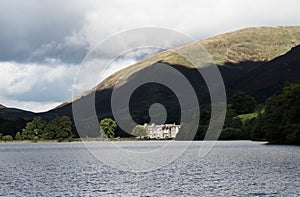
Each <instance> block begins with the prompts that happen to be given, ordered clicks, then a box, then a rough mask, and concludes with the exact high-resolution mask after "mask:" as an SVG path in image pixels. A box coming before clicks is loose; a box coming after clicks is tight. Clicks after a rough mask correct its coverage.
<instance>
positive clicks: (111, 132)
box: [100, 118, 118, 138]
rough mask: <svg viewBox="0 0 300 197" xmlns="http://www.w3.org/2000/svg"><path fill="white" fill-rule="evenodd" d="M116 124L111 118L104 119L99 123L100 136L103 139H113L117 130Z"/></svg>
mask: <svg viewBox="0 0 300 197" xmlns="http://www.w3.org/2000/svg"><path fill="white" fill-rule="evenodd" d="M117 127H118V126H117V123H116V122H115V121H114V120H113V119H111V118H104V119H103V120H101V121H100V135H101V137H103V138H113V137H114V136H115V131H116V130H117Z"/></svg>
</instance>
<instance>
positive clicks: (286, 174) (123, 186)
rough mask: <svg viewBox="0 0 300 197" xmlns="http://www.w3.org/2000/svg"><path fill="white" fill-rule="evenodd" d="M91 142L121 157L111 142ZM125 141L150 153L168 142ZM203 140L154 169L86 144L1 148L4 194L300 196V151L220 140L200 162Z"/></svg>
mask: <svg viewBox="0 0 300 197" xmlns="http://www.w3.org/2000/svg"><path fill="white" fill-rule="evenodd" d="M88 143H90V144H92V145H93V146H94V147H95V148H98V149H99V150H106V151H108V152H111V156H112V157H115V158H117V157H118V156H121V155H118V154H121V153H120V152H119V151H118V150H117V149H113V148H112V149H111V150H110V149H108V148H107V144H109V143H110V142H88ZM118 143H120V145H121V146H124V147H126V148H127V149H132V151H136V149H139V150H140V149H141V150H140V151H141V152H142V151H143V146H144V147H148V148H149V147H159V146H162V145H163V143H166V141H150V142H118ZM176 143H177V142H176ZM176 143H175V144H176ZM201 143H202V142H193V143H192V144H191V146H190V147H189V148H188V149H187V151H186V152H185V153H184V154H182V155H181V156H180V157H179V158H178V159H176V160H175V161H173V162H172V163H171V164H169V165H167V166H164V167H161V168H159V169H156V170H153V171H150V172H130V171H122V170H119V169H117V168H112V167H110V166H108V165H106V164H105V163H103V162H101V161H98V160H97V159H95V157H94V156H93V155H92V154H91V153H90V152H89V151H88V150H87V149H86V147H85V146H84V145H83V143H80V142H72V143H28V144H17V143H14V144H9V143H6V144H0V196H101V195H103V196H165V195H168V196H175V195H181V196H300V147H299V146H279V145H265V144H264V143H261V142H250V141H228V142H222V141H219V142H218V143H217V144H216V146H215V147H214V148H213V149H212V150H211V151H210V152H209V154H208V155H206V156H205V157H199V147H200V145H201ZM206 143H210V142H206ZM180 146H182V142H178V147H180ZM167 151H168V152H169V155H172V154H173V153H175V152H176V151H177V149H176V147H171V148H169V150H167ZM166 157H167V156H166ZM150 159H151V158H150ZM122 160H123V162H124V163H126V159H125V160H124V159H122ZM131 162H132V161H131ZM157 162H158V163H159V162H160V161H157ZM139 163H140V162H139V161H136V164H133V165H139Z"/></svg>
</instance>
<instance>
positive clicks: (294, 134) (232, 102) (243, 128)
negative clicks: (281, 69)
mask: <svg viewBox="0 0 300 197" xmlns="http://www.w3.org/2000/svg"><path fill="white" fill-rule="evenodd" d="M210 115H211V111H210V106H204V107H202V109H201V116H200V121H199V122H200V124H199V127H198V130H197V133H196V136H195V138H194V140H203V139H204V137H205V134H206V131H207V128H208V124H209V121H210ZM299 117H300V82H298V83H293V84H289V85H287V86H286V87H284V88H283V91H282V93H281V94H279V95H274V96H271V97H270V98H268V99H267V100H266V102H265V104H257V103H256V101H255V99H254V98H253V97H251V96H249V95H247V94H245V93H243V92H237V93H235V94H233V95H232V96H231V97H230V98H229V99H228V105H227V114H226V119H225V123H224V127H223V129H222V132H221V135H220V137H219V140H255V141H268V142H270V143H276V144H298V145H299V144H300V118H299ZM188 132H189V125H188V124H185V125H183V127H182V129H181V130H180V133H179V134H178V135H177V139H179V140H186V139H187V137H188V136H189V134H188Z"/></svg>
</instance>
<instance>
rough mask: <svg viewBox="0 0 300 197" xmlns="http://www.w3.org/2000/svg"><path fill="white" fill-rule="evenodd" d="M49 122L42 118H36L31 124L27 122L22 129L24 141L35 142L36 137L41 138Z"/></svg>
mask: <svg viewBox="0 0 300 197" xmlns="http://www.w3.org/2000/svg"><path fill="white" fill-rule="evenodd" d="M46 124H47V122H46V121H45V120H43V119H42V118H41V117H35V118H33V120H32V121H31V122H27V123H26V126H25V128H24V129H22V139H24V140H33V139H34V137H40V136H41V135H42V133H43V131H44V128H45V126H46Z"/></svg>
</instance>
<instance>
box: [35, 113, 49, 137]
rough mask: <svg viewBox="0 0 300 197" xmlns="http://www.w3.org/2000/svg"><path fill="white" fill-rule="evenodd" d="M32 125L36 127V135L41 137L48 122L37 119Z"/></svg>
mask: <svg viewBox="0 0 300 197" xmlns="http://www.w3.org/2000/svg"><path fill="white" fill-rule="evenodd" d="M32 124H33V127H34V130H33V131H34V135H35V136H40V135H41V134H42V132H43V131H44V128H45V127H46V124H47V122H46V121H45V120H43V119H42V118H41V117H35V118H33V120H32Z"/></svg>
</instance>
